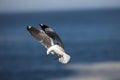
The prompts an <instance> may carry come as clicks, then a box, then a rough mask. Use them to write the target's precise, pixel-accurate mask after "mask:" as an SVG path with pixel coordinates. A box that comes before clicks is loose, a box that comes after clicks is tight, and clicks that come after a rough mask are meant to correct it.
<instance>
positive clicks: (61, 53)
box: [27, 24, 71, 64]
mask: <svg viewBox="0 0 120 80" xmlns="http://www.w3.org/2000/svg"><path fill="white" fill-rule="evenodd" d="M39 25H40V27H41V28H42V30H41V29H36V28H35V27H32V26H27V30H28V31H29V32H30V34H31V35H32V36H33V37H34V38H35V39H36V40H38V41H39V42H40V43H41V44H42V45H43V46H44V47H45V48H46V49H47V55H48V54H55V53H56V54H57V58H56V59H58V60H59V62H61V63H63V64H67V63H68V62H69V61H70V59H71V57H70V55H68V54H67V53H66V52H65V50H64V46H63V43H62V40H61V39H60V37H59V36H58V34H57V33H56V32H55V31H54V30H53V29H52V28H50V27H48V26H47V25H44V24H39Z"/></svg>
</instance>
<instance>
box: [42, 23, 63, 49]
mask: <svg viewBox="0 0 120 80" xmlns="http://www.w3.org/2000/svg"><path fill="white" fill-rule="evenodd" d="M40 26H41V28H42V29H43V31H45V33H46V34H47V35H48V36H49V37H51V38H52V39H54V40H55V41H56V42H57V44H58V45H59V46H61V47H62V48H63V49H64V46H63V43H62V40H61V39H60V37H59V36H58V34H57V33H56V32H55V31H54V30H53V29H51V28H49V27H48V26H46V25H44V24H40Z"/></svg>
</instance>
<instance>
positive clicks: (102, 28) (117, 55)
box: [0, 10, 120, 80]
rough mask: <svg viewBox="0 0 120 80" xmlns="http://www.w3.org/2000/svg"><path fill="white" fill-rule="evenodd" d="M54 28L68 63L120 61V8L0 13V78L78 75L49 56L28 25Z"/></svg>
mask: <svg viewBox="0 0 120 80" xmlns="http://www.w3.org/2000/svg"><path fill="white" fill-rule="evenodd" d="M40 23H44V24H46V25H48V26H50V27H52V28H53V29H54V30H55V31H56V32H57V33H58V34H59V36H60V37H61V39H62V41H63V43H64V46H65V49H66V52H67V53H68V54H70V55H71V57H72V59H71V62H70V63H69V64H75V63H79V64H81V63H93V62H109V61H110V62H119V61H120V10H93V11H66V12H40V13H21V14H1V15H0V80H50V79H52V78H58V79H59V78H62V77H68V76H71V75H75V74H76V72H75V71H74V70H69V69H65V68H64V66H65V65H63V64H61V63H59V62H58V61H54V60H53V58H55V56H54V55H49V56H46V49H45V48H44V47H43V46H42V45H41V44H39V43H38V42H37V41H36V40H35V39H33V38H32V37H31V35H30V34H29V33H28V32H27V30H26V26H27V25H32V26H35V27H36V28H39V25H38V24H40Z"/></svg>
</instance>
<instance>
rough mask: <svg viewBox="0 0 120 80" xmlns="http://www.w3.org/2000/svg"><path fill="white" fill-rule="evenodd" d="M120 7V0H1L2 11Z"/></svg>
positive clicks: (0, 11)
mask: <svg viewBox="0 0 120 80" xmlns="http://www.w3.org/2000/svg"><path fill="white" fill-rule="evenodd" d="M101 8H120V0H0V13H9V12H31V11H51V10H72V9H80V10H82V9H101Z"/></svg>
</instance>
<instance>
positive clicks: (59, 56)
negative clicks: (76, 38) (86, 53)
mask: <svg viewBox="0 0 120 80" xmlns="http://www.w3.org/2000/svg"><path fill="white" fill-rule="evenodd" d="M61 57H63V55H58V56H57V57H56V58H55V59H54V60H58V59H59V58H61Z"/></svg>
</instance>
